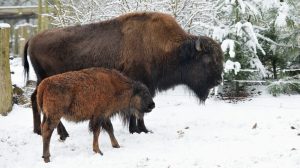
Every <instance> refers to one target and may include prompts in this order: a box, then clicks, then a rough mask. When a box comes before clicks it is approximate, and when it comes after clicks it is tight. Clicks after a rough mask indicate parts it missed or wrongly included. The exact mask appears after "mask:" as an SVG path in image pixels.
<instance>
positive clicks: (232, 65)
mask: <svg viewBox="0 0 300 168" xmlns="http://www.w3.org/2000/svg"><path fill="white" fill-rule="evenodd" d="M240 69H241V64H240V63H239V62H233V61H231V60H227V61H226V63H225V68H224V70H225V72H226V73H227V72H229V71H231V70H233V71H234V74H235V75H237V73H238V72H239V71H240Z"/></svg>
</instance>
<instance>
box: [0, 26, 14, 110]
mask: <svg viewBox="0 0 300 168" xmlns="http://www.w3.org/2000/svg"><path fill="white" fill-rule="evenodd" d="M9 38H10V25H9V24H6V23H0V114H2V115H7V113H8V112H10V111H11V110H12V83H11V76H10V65H9Z"/></svg>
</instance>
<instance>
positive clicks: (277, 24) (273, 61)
mask: <svg viewBox="0 0 300 168" xmlns="http://www.w3.org/2000/svg"><path fill="white" fill-rule="evenodd" d="M299 4H300V3H299V2H297V1H296V0H289V1H286V2H285V1H282V2H280V1H275V2H273V3H272V4H271V5H269V6H267V7H265V8H264V9H263V12H262V16H263V20H262V25H263V26H264V29H263V30H261V32H260V34H259V38H260V39H261V40H260V42H261V43H262V45H263V48H264V50H265V51H266V54H265V55H262V54H259V56H260V58H261V60H262V61H263V62H264V64H265V65H266V66H267V67H268V68H269V69H270V71H272V74H273V77H274V79H277V70H278V68H280V69H285V68H286V67H287V66H288V64H289V63H290V62H291V61H292V60H294V59H295V57H296V56H298V55H299V51H300V50H299V42H298V40H299V37H300V31H299V20H298V19H299V14H300V13H299V10H298V8H297V6H298V5H299ZM297 22H298V23H297Z"/></svg>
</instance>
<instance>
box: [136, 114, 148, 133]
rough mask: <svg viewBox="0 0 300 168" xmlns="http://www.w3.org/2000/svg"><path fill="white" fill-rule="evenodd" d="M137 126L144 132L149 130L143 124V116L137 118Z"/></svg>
mask: <svg viewBox="0 0 300 168" xmlns="http://www.w3.org/2000/svg"><path fill="white" fill-rule="evenodd" d="M137 126H138V128H139V130H140V132H145V133H148V132H149V130H148V129H147V128H146V126H145V123H144V117H143V118H139V119H137Z"/></svg>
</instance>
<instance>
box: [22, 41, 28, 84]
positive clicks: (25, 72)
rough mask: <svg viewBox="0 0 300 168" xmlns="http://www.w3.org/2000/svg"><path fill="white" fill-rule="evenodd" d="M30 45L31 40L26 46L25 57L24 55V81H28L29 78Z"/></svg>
mask: <svg viewBox="0 0 300 168" xmlns="http://www.w3.org/2000/svg"><path fill="white" fill-rule="evenodd" d="M28 43H29V40H28V41H27V42H26V44H25V46H24V55H23V67H24V77H25V78H24V79H25V80H26V81H27V80H28V77H29V63H28V59H27V51H28Z"/></svg>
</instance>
